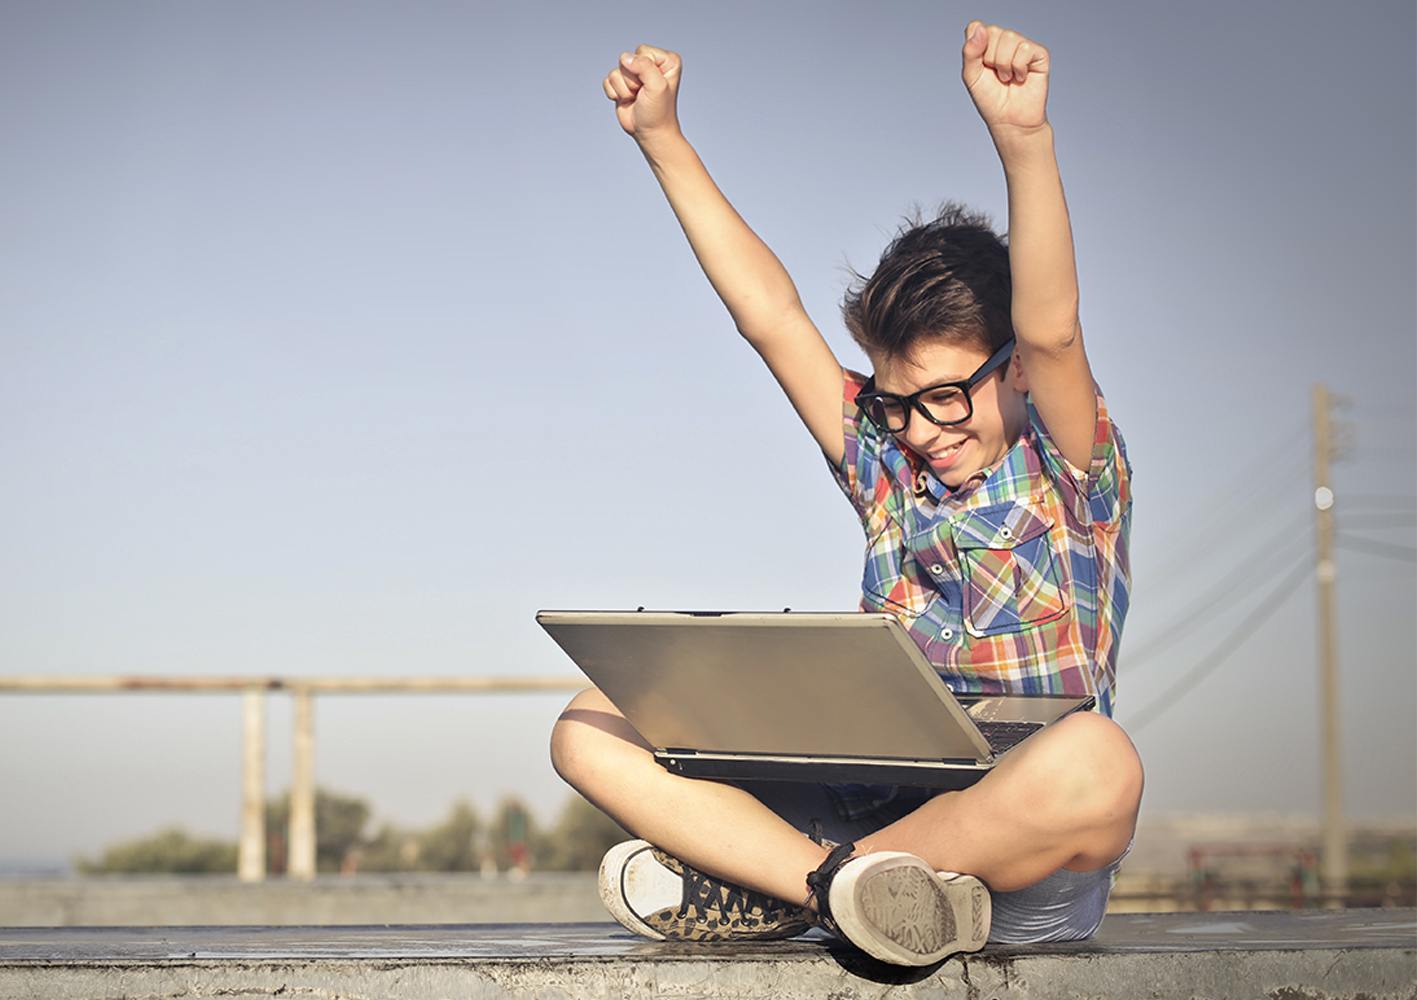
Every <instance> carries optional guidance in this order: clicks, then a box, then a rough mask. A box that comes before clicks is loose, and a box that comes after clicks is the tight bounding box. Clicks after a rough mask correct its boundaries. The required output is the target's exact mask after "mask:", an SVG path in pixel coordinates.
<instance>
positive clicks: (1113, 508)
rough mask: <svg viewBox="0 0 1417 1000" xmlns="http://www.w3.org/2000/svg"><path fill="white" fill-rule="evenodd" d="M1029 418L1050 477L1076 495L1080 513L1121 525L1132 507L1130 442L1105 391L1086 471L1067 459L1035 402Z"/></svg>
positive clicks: (1099, 522)
mask: <svg viewBox="0 0 1417 1000" xmlns="http://www.w3.org/2000/svg"><path fill="white" fill-rule="evenodd" d="M1028 419H1029V423H1030V424H1031V425H1032V428H1033V432H1034V434H1035V435H1036V436H1037V438H1038V442H1039V445H1040V447H1039V450H1040V452H1041V453H1042V455H1043V462H1044V465H1045V466H1046V468H1047V471H1048V473H1049V475H1050V476H1051V477H1052V478H1053V479H1054V481H1056V482H1057V483H1058V484H1059V486H1060V488H1062V489H1063V490H1064V491H1065V492H1066V493H1069V494H1072V495H1073V496H1074V498H1075V499H1076V501H1077V503H1076V504H1075V506H1076V509H1077V510H1078V512H1079V514H1080V515H1082V514H1085V515H1086V518H1085V519H1086V520H1087V521H1088V522H1090V523H1092V524H1097V525H1101V526H1104V527H1112V526H1116V525H1119V524H1120V523H1121V520H1122V517H1123V515H1125V514H1126V513H1127V512H1128V511H1129V510H1130V509H1131V506H1132V466H1131V462H1129V461H1128V459H1127V447H1126V443H1125V442H1124V441H1123V440H1122V434H1121V432H1120V431H1119V430H1118V429H1117V425H1116V424H1114V423H1113V422H1112V417H1111V415H1110V414H1109V413H1108V411H1107V401H1106V400H1105V399H1104V398H1103V396H1102V391H1101V390H1100V389H1099V390H1098V391H1097V428H1096V430H1095V432H1094V434H1093V438H1092V456H1091V458H1090V459H1089V461H1088V467H1087V468H1086V469H1079V468H1078V467H1077V466H1075V465H1073V464H1072V463H1071V462H1069V461H1068V460H1067V459H1066V458H1064V457H1063V453H1062V451H1060V450H1059V448H1058V445H1057V442H1055V441H1054V440H1053V437H1052V435H1050V434H1049V433H1048V428H1047V427H1046V426H1045V425H1044V423H1043V419H1042V418H1041V417H1040V416H1039V415H1038V410H1037V409H1035V408H1034V406H1033V402H1032V401H1031V400H1030V401H1029V404H1028Z"/></svg>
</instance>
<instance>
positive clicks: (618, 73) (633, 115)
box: [604, 45, 684, 142]
mask: <svg viewBox="0 0 1417 1000" xmlns="http://www.w3.org/2000/svg"><path fill="white" fill-rule="evenodd" d="M683 65H684V64H683V60H681V59H680V58H679V54H678V53H677V52H669V51H667V50H665V49H657V48H655V47H654V46H653V45H641V46H639V47H638V48H636V49H635V51H634V54H633V55H632V54H631V53H629V52H622V53H620V65H619V66H617V67H616V68H615V69H613V70H611V71H610V73H609V75H607V76H606V77H605V80H604V87H605V96H606V97H608V98H610V99H611V100H612V101H614V102H615V117H616V118H617V119H619V121H620V127H621V128H623V129H624V130H625V132H626V133H627V134H628V135H630V136H633V137H634V139H635V141H636V142H644V141H645V140H646V139H650V138H654V137H655V136H658V135H664V134H672V133H675V132H678V131H679V117H678V115H677V113H676V112H675V107H674V104H675V100H676V98H677V97H678V94H679V74H680V71H681V70H682V69H683Z"/></svg>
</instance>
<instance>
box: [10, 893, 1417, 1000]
mask: <svg viewBox="0 0 1417 1000" xmlns="http://www.w3.org/2000/svg"><path fill="white" fill-rule="evenodd" d="M886 993H889V995H890V996H891V997H892V998H895V1000H901V998H912V1000H914V998H925V997H930V998H946V997H960V998H969V1000H983V998H988V997H1010V998H1015V997H1017V998H1022V997H1038V998H1044V997H1046V998H1050V1000H1052V998H1059V1000H1064V998H1071V997H1078V998H1081V997H1091V998H1110V997H1147V998H1153V1000H1166V998H1177V1000H1193V998H1212V997H1213V998H1222V997H1223V998H1232V997H1254V998H1265V1000H1331V998H1352V1000H1358V998H1363V1000H1378V998H1401V1000H1414V998H1417V910H1411V909H1395V910H1347V911H1299V912H1274V911H1270V912H1260V913H1253V912H1241V913H1207V914H1117V915H1114V916H1110V917H1108V918H1107V920H1106V921H1105V922H1104V924H1103V927H1102V929H1101V931H1099V933H1098V935H1097V936H1096V937H1094V938H1092V939H1091V940H1089V941H1083V942H1070V943H1066V944H1039V945H1026V946H1013V947H996V948H989V949H986V950H985V951H983V952H980V953H978V954H974V955H967V956H956V957H954V958H950V959H948V960H946V961H945V962H943V963H941V964H939V965H938V966H934V967H930V968H925V969H901V968H895V967H892V966H885V965H881V964H879V963H876V962H873V961H871V960H869V959H867V958H865V957H864V956H862V955H861V954H860V953H859V952H857V951H855V950H854V949H851V948H847V947H844V946H841V945H839V944H837V943H835V942H831V941H828V940H826V939H825V938H824V937H823V936H821V935H820V934H818V933H816V932H814V933H813V934H811V935H807V936H804V937H802V938H797V939H795V940H792V941H784V942H775V943H771V944H762V945H755V946H751V947H749V946H743V945H696V946H693V945H670V944H659V943H654V942H649V941H646V940H644V939H642V938H638V937H635V936H633V935H631V934H629V933H627V932H626V931H624V930H623V929H621V928H620V927H619V925H617V924H539V925H538V924H493V925H486V924H483V925H419V926H388V925H385V926H376V927H281V928H256V927H248V928H237V927H161V928H141V927H140V928H10V929H0V998H3V1000H12V998H14V1000H18V998H22V997H23V998H26V1000H29V998H66V1000H67V998H79V997H84V998H90V997H104V998H112V1000H118V998H128V997H131V998H139V997H141V998H144V1000H159V998H165V997H179V996H180V997H207V996H233V995H235V996H307V997H325V998H335V997H351V998H352V997H360V998H365V997H387V998H403V997H410V998H411V997H418V998H426V997H445V996H459V997H472V998H492V997H497V998H501V997H536V998H538V1000H550V998H557V997H597V998H601V997H603V998H620V997H655V998H658V997H697V998H716V997H734V998H739V997H774V998H782V1000H795V998H806V997H828V996H829V997H833V998H835V1000H852V998H858V997H859V998H866V997H880V996H882V995H884V994H886Z"/></svg>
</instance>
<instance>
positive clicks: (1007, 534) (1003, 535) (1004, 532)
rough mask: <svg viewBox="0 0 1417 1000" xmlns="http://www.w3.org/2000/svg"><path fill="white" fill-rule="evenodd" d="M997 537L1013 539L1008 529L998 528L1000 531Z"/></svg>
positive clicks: (1012, 534)
mask: <svg viewBox="0 0 1417 1000" xmlns="http://www.w3.org/2000/svg"><path fill="white" fill-rule="evenodd" d="M999 537H1001V538H1012V537H1014V533H1013V532H1012V531H1010V530H1009V529H1008V528H1000V529H999Z"/></svg>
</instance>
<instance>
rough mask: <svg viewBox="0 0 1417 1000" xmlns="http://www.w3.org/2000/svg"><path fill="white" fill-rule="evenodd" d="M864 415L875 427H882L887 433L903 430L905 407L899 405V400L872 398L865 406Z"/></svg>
mask: <svg viewBox="0 0 1417 1000" xmlns="http://www.w3.org/2000/svg"><path fill="white" fill-rule="evenodd" d="M866 415H867V416H868V417H870V418H871V419H872V420H873V421H874V422H875V424H876V426H877V427H884V428H885V429H886V430H888V431H898V430H903V429H904V428H905V407H903V406H901V405H900V401H899V400H895V399H880V398H879V397H878V398H874V399H871V400H870V401H868V402H867V404H866Z"/></svg>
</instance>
